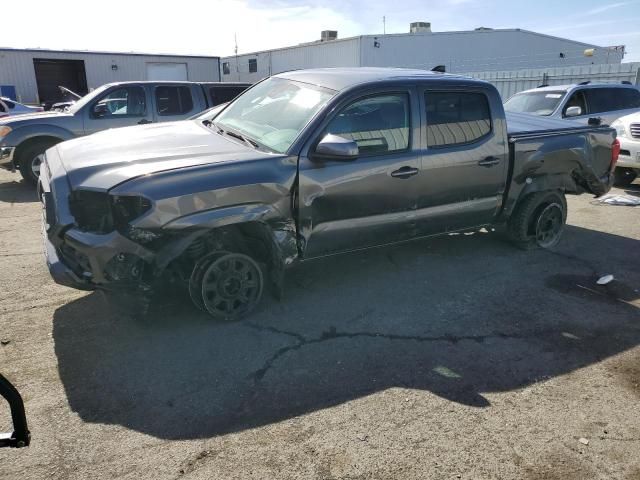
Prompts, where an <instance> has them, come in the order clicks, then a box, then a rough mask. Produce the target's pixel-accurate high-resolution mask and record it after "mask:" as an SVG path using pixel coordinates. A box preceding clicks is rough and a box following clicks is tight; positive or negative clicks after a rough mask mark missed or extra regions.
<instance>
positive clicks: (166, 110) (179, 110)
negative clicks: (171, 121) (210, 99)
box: [156, 86, 193, 115]
mask: <svg viewBox="0 0 640 480" xmlns="http://www.w3.org/2000/svg"><path fill="white" fill-rule="evenodd" d="M156 108H157V110H158V115H184V114H185V113H189V112H190V111H191V110H193V99H192V98H191V89H190V88H189V87H184V86H162V87H157V88H156Z"/></svg>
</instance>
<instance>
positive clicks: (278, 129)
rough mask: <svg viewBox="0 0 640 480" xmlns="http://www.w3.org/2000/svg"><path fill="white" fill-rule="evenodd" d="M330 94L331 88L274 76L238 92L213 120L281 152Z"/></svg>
mask: <svg viewBox="0 0 640 480" xmlns="http://www.w3.org/2000/svg"><path fill="white" fill-rule="evenodd" d="M333 95H335V92H334V91H333V90H328V89H323V88H319V87H315V86H312V85H308V84H305V83H299V82H294V81H291V80H286V79H283V78H275V77H273V78H269V79H268V80H265V81H264V82H261V83H259V84H258V85H256V86H255V87H253V88H251V89H250V90H247V91H246V92H245V93H243V94H242V95H240V96H239V97H238V98H237V99H236V100H235V101H234V102H233V103H232V104H231V105H230V106H229V107H227V108H226V109H225V110H224V111H223V112H222V113H221V114H220V115H218V116H217V117H216V119H215V123H214V124H215V125H216V126H217V127H219V128H222V129H225V130H226V129H230V130H232V131H234V132H237V133H239V134H241V135H242V136H244V137H247V138H249V139H251V140H253V141H255V142H256V143H258V144H262V145H264V146H266V147H268V148H269V149H271V150H274V151H276V152H278V153H284V152H286V151H287V150H288V149H289V147H290V146H291V144H292V143H293V141H294V140H295V139H296V137H297V136H298V135H299V134H300V132H301V131H302V129H303V128H304V127H305V126H306V125H307V123H309V121H310V120H311V119H312V118H313V116H314V115H315V114H316V113H317V112H318V111H319V110H320V109H321V108H322V107H323V106H324V105H325V104H326V103H327V102H328V101H329V99H330V98H331V97H333Z"/></svg>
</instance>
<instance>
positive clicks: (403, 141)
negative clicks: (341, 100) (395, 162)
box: [327, 94, 409, 156]
mask: <svg viewBox="0 0 640 480" xmlns="http://www.w3.org/2000/svg"><path fill="white" fill-rule="evenodd" d="M327 133H333V134H334V135H339V136H341V137H344V138H348V139H350V140H354V141H355V142H356V143H357V144H358V149H359V150H360V155H362V156H366V155H381V154H385V153H391V152H397V151H401V150H406V149H407V148H409V96H408V95H406V94H391V95H387V94H385V95H376V96H372V97H367V98H363V99H362V100H357V101H356V102H354V103H352V104H350V105H348V106H347V107H345V108H344V109H343V110H342V111H341V112H340V113H339V114H338V115H337V116H336V117H335V118H334V119H333V120H332V121H331V123H330V124H329V126H328V127H327Z"/></svg>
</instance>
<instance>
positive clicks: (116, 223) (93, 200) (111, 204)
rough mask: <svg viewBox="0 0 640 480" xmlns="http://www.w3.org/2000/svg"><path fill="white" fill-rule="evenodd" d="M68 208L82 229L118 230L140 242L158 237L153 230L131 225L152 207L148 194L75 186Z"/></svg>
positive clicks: (109, 231) (86, 230)
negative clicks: (125, 193)
mask: <svg viewBox="0 0 640 480" xmlns="http://www.w3.org/2000/svg"><path fill="white" fill-rule="evenodd" d="M69 208H70V210H71V214H72V215H73V217H74V218H75V220H76V225H77V226H78V228H79V229H80V230H82V231H85V232H91V233H98V234H107V233H111V232H113V231H116V230H117V231H118V232H119V233H121V234H122V235H124V236H126V237H127V238H129V239H131V240H133V241H134V242H137V243H150V242H152V241H154V240H156V239H158V238H159V235H158V234H156V233H154V232H152V231H149V230H143V229H140V228H135V227H133V226H131V222H133V221H134V220H136V219H138V218H140V217H141V216H142V215H144V214H145V213H147V212H148V211H149V210H151V200H149V199H148V198H145V197H142V196H134V195H110V194H109V193H106V192H92V191H89V190H76V191H75V192H73V193H72V194H71V195H70V198H69Z"/></svg>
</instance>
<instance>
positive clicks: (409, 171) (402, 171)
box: [391, 167, 418, 178]
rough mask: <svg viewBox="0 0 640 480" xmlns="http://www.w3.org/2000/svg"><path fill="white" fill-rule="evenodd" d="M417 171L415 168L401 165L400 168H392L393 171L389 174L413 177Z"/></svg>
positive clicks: (394, 176)
mask: <svg viewBox="0 0 640 480" xmlns="http://www.w3.org/2000/svg"><path fill="white" fill-rule="evenodd" d="M417 173H418V169H417V168H413V167H402V168H399V169H398V170H394V171H393V172H391V176H392V177H393V178H409V177H413V176H414V175H416V174H417Z"/></svg>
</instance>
